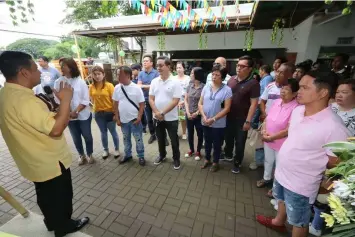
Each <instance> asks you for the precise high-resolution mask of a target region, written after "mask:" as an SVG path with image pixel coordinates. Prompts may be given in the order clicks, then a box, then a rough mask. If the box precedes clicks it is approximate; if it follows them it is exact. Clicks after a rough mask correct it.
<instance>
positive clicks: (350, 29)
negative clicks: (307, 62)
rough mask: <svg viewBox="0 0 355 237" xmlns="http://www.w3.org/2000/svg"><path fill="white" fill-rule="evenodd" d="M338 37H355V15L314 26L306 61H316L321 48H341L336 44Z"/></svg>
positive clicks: (306, 52) (354, 43)
mask: <svg viewBox="0 0 355 237" xmlns="http://www.w3.org/2000/svg"><path fill="white" fill-rule="evenodd" d="M338 37H355V14H350V15H348V16H343V17H341V18H338V19H336V20H334V21H331V22H329V23H325V24H323V25H318V26H317V25H313V26H312V29H311V32H310V35H309V39H308V44H307V49H306V51H305V55H304V59H307V58H310V59H312V60H316V59H317V57H318V54H319V50H320V47H321V46H341V45H337V44H336V42H337V39H338ZM353 45H355V42H353ZM346 46H351V45H346Z"/></svg>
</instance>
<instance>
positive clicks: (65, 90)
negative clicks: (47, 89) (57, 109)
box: [53, 81, 74, 101]
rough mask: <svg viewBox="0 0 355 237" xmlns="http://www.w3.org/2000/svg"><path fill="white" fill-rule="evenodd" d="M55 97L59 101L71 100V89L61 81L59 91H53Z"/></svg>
mask: <svg viewBox="0 0 355 237" xmlns="http://www.w3.org/2000/svg"><path fill="white" fill-rule="evenodd" d="M53 92H54V94H55V96H56V97H57V98H58V99H59V100H60V101H62V100H69V101H71V99H72V98H73V92H74V90H73V88H72V87H71V85H69V84H68V83H66V82H63V81H61V82H60V85H59V90H58V91H57V90H53Z"/></svg>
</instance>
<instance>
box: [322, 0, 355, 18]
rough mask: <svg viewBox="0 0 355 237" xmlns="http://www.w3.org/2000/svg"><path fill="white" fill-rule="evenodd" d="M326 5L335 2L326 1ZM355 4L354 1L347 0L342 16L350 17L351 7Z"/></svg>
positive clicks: (331, 0)
mask: <svg viewBox="0 0 355 237" xmlns="http://www.w3.org/2000/svg"><path fill="white" fill-rule="evenodd" d="M324 3H325V4H327V5H330V4H332V3H333V0H325V1H324ZM352 4H353V1H352V0H347V1H346V5H345V8H344V9H343V11H342V12H341V14H343V15H349V14H351V5H352Z"/></svg>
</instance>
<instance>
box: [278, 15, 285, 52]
mask: <svg viewBox="0 0 355 237" xmlns="http://www.w3.org/2000/svg"><path fill="white" fill-rule="evenodd" d="M285 24H286V20H285V19H282V20H281V28H280V38H279V42H278V44H277V45H278V46H279V47H281V45H282V43H283V40H284V28H285Z"/></svg>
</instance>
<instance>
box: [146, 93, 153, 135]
mask: <svg viewBox="0 0 355 237" xmlns="http://www.w3.org/2000/svg"><path fill="white" fill-rule="evenodd" d="M144 114H145V116H146V120H147V121H146V123H147V124H148V128H149V133H150V135H155V124H156V123H154V121H153V110H152V108H151V107H150V104H149V101H148V100H147V101H145V108H144Z"/></svg>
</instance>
